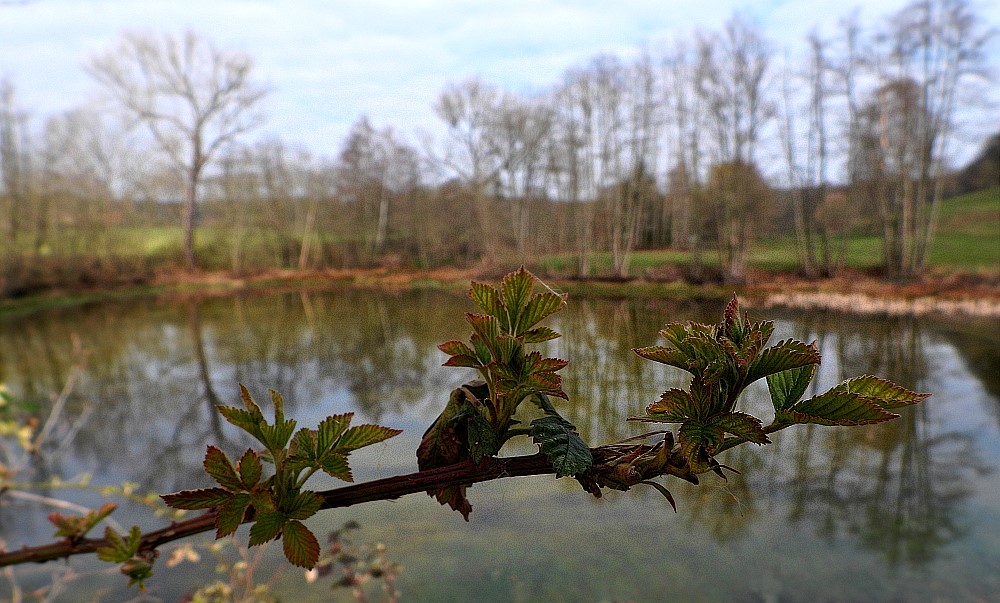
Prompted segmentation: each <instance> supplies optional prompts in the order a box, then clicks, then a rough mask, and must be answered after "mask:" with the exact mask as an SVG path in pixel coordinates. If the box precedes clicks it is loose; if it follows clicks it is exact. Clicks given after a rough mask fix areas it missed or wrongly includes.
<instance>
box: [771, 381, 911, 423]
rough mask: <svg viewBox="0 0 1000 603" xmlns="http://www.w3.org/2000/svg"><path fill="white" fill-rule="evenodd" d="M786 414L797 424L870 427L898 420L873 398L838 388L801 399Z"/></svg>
mask: <svg viewBox="0 0 1000 603" xmlns="http://www.w3.org/2000/svg"><path fill="white" fill-rule="evenodd" d="M785 414H786V415H787V416H788V417H790V418H791V419H792V420H793V421H794V422H795V423H816V424H818V425H867V424H869V423H881V422H883V421H888V420H890V419H895V418H896V417H897V416H898V415H895V414H893V413H891V412H889V411H887V410H883V409H882V408H879V407H878V406H877V405H876V404H874V403H873V402H872V401H871V399H870V398H865V397H863V396H859V395H858V394H855V393H851V392H843V391H836V390H835V389H834V390H830V391H828V392H825V393H822V394H820V395H818V396H814V397H812V398H809V399H808V400H802V401H801V402H798V403H797V404H795V405H793V406H792V407H791V408H790V409H789V410H788V411H787V413H785Z"/></svg>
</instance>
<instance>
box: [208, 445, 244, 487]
mask: <svg viewBox="0 0 1000 603" xmlns="http://www.w3.org/2000/svg"><path fill="white" fill-rule="evenodd" d="M204 464H205V471H207V472H208V474H209V475H211V476H212V478H213V479H214V480H215V481H216V482H218V483H219V485H220V486H222V487H223V488H225V489H227V490H231V491H233V492H239V491H240V490H242V489H243V482H242V481H241V480H240V477H239V476H238V475H236V468H235V467H233V463H232V462H231V461H230V460H229V457H227V456H226V453H224V452H222V451H221V450H219V449H218V448H216V447H215V446H209V447H208V449H207V450H206V451H205V463H204Z"/></svg>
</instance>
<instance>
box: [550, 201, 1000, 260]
mask: <svg viewBox="0 0 1000 603" xmlns="http://www.w3.org/2000/svg"><path fill="white" fill-rule="evenodd" d="M695 261H696V258H695V255H694V254H693V253H691V252H684V251H673V250H665V251H640V252H637V253H636V254H635V255H634V256H633V259H632V265H631V274H632V275H633V276H643V275H646V274H648V273H649V272H650V271H652V270H655V269H656V268H657V267H660V266H662V265H664V264H673V265H676V266H684V267H688V266H691V265H692V264H693V262H695ZM700 261H701V262H702V264H703V265H705V266H709V267H716V266H718V265H719V257H718V254H717V253H716V252H715V251H714V250H705V251H702V252H701V258H700ZM574 262H575V259H574V257H573V256H570V255H558V256H550V257H546V258H543V259H542V260H541V261H540V262H539V264H540V267H541V268H542V269H543V270H545V271H547V272H553V273H571V272H573V267H574ZM881 262H882V244H881V241H880V240H879V237H878V236H877V235H867V234H866V235H861V234H855V235H851V236H849V237H848V239H847V240H846V242H845V248H844V264H845V266H847V267H849V268H854V269H858V270H872V269H876V268H878V267H879V266H880V265H881ZM591 264H592V272H593V274H609V273H611V255H610V254H609V253H595V254H594V256H593V258H592V260H591ZM750 265H751V266H752V267H754V268H758V269H762V270H769V271H779V272H780V271H794V270H796V269H797V268H798V267H799V261H798V256H797V254H796V250H795V238H794V237H791V236H788V237H781V238H775V239H765V240H761V241H758V242H757V243H756V244H754V246H753V247H752V251H751V257H750ZM928 265H929V267H930V269H931V270H934V271H942V272H974V273H981V274H989V275H997V274H1000V187H994V188H991V189H987V190H983V191H978V192H975V193H969V194H967V195H962V196H960V197H955V198H952V199H947V200H945V201H944V202H942V204H941V208H940V213H939V215H938V224H937V229H936V231H935V237H934V240H933V242H932V243H931V248H930V252H929V257H928Z"/></svg>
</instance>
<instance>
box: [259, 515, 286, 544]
mask: <svg viewBox="0 0 1000 603" xmlns="http://www.w3.org/2000/svg"><path fill="white" fill-rule="evenodd" d="M285 521H286V518H285V516H284V515H283V514H282V513H279V512H277V511H265V512H263V513H258V514H257V517H256V519H255V520H254V523H253V525H252V526H250V546H258V545H261V544H264V543H265V542H270V541H272V540H274V539H275V538H277V537H278V536H279V535H280V534H281V528H282V527H284V525H285Z"/></svg>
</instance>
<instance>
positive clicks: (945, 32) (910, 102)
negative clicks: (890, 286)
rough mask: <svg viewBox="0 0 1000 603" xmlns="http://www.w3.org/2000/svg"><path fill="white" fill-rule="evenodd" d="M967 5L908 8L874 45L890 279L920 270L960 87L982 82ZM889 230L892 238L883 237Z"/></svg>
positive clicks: (922, 1)
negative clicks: (877, 48)
mask: <svg viewBox="0 0 1000 603" xmlns="http://www.w3.org/2000/svg"><path fill="white" fill-rule="evenodd" d="M982 23H983V20H982V19H981V18H979V17H978V16H977V15H976V14H975V13H973V11H972V8H971V5H970V3H969V2H967V1H966V0H915V1H913V2H911V3H910V4H908V5H907V6H905V7H903V8H902V9H901V10H900V11H899V12H898V13H897V14H896V15H895V16H894V17H893V19H892V20H891V22H890V27H889V29H888V30H887V31H884V32H882V33H881V34H879V35H878V36H877V38H876V43H877V44H878V45H879V46H881V48H882V52H880V53H878V55H877V58H878V59H879V60H878V63H877V64H876V71H877V75H878V76H879V79H880V82H881V83H882V85H881V86H880V88H879V89H878V90H877V91H876V92H875V94H874V96H873V99H872V100H873V102H875V103H876V104H877V106H878V113H879V129H878V131H879V136H880V146H881V150H882V157H883V159H884V160H886V161H887V168H888V171H889V172H890V173H888V174H886V175H887V176H889V177H890V178H891V179H892V184H891V185H890V186H889V187H888V188H887V189H885V190H884V191H883V192H885V193H887V194H886V195H883V197H882V200H881V202H880V204H881V207H882V208H883V212H882V216H883V228H884V230H886V231H887V235H889V237H890V239H891V240H887V241H886V243H887V244H889V243H890V242H891V243H892V245H893V248H892V249H890V251H889V252H888V253H887V254H886V258H887V261H888V262H889V263H888V264H887V265H886V272H887V274H888V275H889V276H900V277H913V276H916V275H918V274H920V273H921V272H922V271H923V269H924V266H925V263H926V259H927V250H928V248H929V246H930V242H931V240H932V239H933V236H934V224H935V222H936V214H937V211H938V207H939V206H940V201H941V197H942V193H943V182H944V178H943V177H944V176H945V173H946V170H947V167H948V166H947V163H946V162H947V159H948V145H949V143H950V142H951V139H952V135H953V132H954V125H955V124H954V113H955V104H956V99H957V98H958V95H959V94H960V93H961V92H962V87H963V86H964V85H965V84H966V83H967V82H968V81H969V80H972V79H974V78H982V77H985V76H986V75H987V73H986V70H985V68H984V65H985V55H984V53H983V51H984V47H985V45H986V44H987V42H988V41H989V39H990V38H991V37H992V36H993V35H994V33H995V31H994V30H991V29H985V28H984V27H983V25H982ZM888 230H892V231H893V232H891V233H889V232H888Z"/></svg>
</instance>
